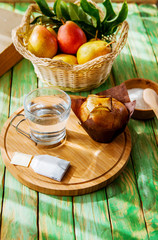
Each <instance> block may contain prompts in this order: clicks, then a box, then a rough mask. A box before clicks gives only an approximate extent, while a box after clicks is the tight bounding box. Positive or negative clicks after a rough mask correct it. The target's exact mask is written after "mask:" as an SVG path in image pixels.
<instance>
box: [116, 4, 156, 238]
mask: <svg viewBox="0 0 158 240" xmlns="http://www.w3.org/2000/svg"><path fill="white" fill-rule="evenodd" d="M135 8H136V9H137V7H136V5H131V6H129V10H130V14H129V16H128V22H129V24H130V31H129V38H128V42H129V46H130V50H131V54H132V57H133V59H131V60H133V61H131V64H130V63H128V64H125V63H124V62H123V61H122V64H123V65H122V67H121V69H120V70H122V78H121V77H120V78H118V79H117V81H116V83H117V84H120V83H121V82H122V81H123V80H125V79H126V74H128V72H129V71H131V70H132V69H134V67H135V69H134V70H133V74H132V75H131V76H132V77H136V76H137V75H136V74H135V73H136V72H137V73H138V75H139V76H142V77H147V75H148V78H149V79H151V80H154V81H157V80H156V78H155V76H156V72H157V68H154V67H151V66H156V59H155V56H154V53H153V51H152V47H151V45H150V41H149V39H146V40H145V38H146V37H147V36H146V35H145V32H146V29H145V28H144V26H143V23H142V20H141V18H140V15H139V12H138V9H137V11H136V9H135ZM136 12H137V13H136ZM131 33H132V34H131ZM134 33H138V34H134ZM143 39H144V40H143ZM142 40H143V49H142ZM134 43H137V44H135V45H134ZM123 52H124V50H123ZM121 54H122V53H121ZM120 56H121V55H120ZM120 56H119V57H120ZM119 57H118V58H117V61H118V60H119ZM124 57H125V59H127V56H126V55H124ZM142 58H143V59H144V61H142ZM145 59H148V60H147V61H145ZM122 60H123V59H122ZM117 61H116V63H115V64H116V65H117ZM125 61H126V60H125ZM118 63H119V62H118ZM116 65H114V67H115V68H116V72H117V69H118V71H119V67H117V66H116ZM120 66H121V64H120ZM127 66H128V67H127ZM130 68H131V70H130ZM151 68H152V69H153V71H150V69H151ZM123 69H126V71H123ZM116 74H117V73H116ZM131 76H130V78H131ZM151 123H152V121H146V122H142V121H137V120H132V119H131V120H130V123H129V126H130V131H131V134H132V142H133V147H132V154H131V157H132V162H133V166H134V172H135V176H136V182H137V184H138V194H139V195H140V200H141V202H142V207H143V208H142V210H143V212H142V213H143V215H144V220H145V224H146V227H147V234H148V235H149V237H150V239H156V238H157V234H158V233H157V222H158V221H157V215H155V214H154V213H155V212H156V211H157V210H156V208H157V194H156V189H157V180H156V179H157V178H156V175H155V172H156V171H157V170H155V169H157V163H156V162H157V159H158V156H157V146H156V141H155V138H154V134H153V130H152V125H151ZM149 153H150V154H149ZM133 154H134V155H133ZM151 156H152V157H151ZM126 169H127V168H126ZM131 186H132V187H133V186H134V185H133V184H132V185H131ZM137 196H138V195H137ZM133 206H137V205H136V204H133ZM139 206H140V204H139ZM149 216H150V217H149ZM114 229H115V228H114ZM144 231H145V229H144ZM144 234H145V232H144ZM138 236H139V235H138ZM139 238H140V236H139ZM139 238H138V239H139Z"/></svg>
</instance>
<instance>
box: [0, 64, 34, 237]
mask: <svg viewBox="0 0 158 240" xmlns="http://www.w3.org/2000/svg"><path fill="white" fill-rule="evenodd" d="M32 69H33V68H32V66H31V64H30V63H29V62H28V61H26V60H22V61H21V62H20V63H19V64H17V65H16V67H14V72H13V79H12V90H11V96H12V97H11V105H10V112H12V111H13V110H14V109H17V107H18V106H19V105H21V104H22V102H23V98H24V95H25V94H26V93H27V92H28V91H30V90H31V88H34V87H35V86H36V81H37V80H36V77H35V74H34V73H33V71H32ZM31 71H32V73H31ZM36 220H37V193H36V192H34V191H31V190H30V189H28V188H27V187H25V186H23V185H22V184H20V183H19V182H18V181H17V180H16V179H14V178H13V177H12V175H11V174H10V173H9V172H8V171H6V176H5V194H4V201H3V216H2V225H1V239H37V225H36Z"/></svg>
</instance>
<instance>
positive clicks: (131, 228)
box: [92, 46, 148, 239]
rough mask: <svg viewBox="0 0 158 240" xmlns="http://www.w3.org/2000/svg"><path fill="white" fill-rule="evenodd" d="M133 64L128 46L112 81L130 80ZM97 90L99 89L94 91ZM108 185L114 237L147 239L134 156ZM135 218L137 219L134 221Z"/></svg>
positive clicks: (116, 63)
mask: <svg viewBox="0 0 158 240" xmlns="http://www.w3.org/2000/svg"><path fill="white" fill-rule="evenodd" d="M122 63H123V64H122ZM131 64H132V59H131V57H130V51H129V48H128V47H127V46H126V47H125V48H124V49H123V51H122V52H121V54H120V55H119V56H118V57H117V59H116V60H115V62H114V65H113V71H112V73H111V75H110V77H111V79H112V77H113V76H114V79H112V80H113V81H111V82H112V84H114V83H113V82H116V84H120V83H121V82H122V81H123V80H127V79H124V77H127V78H130V77H131V76H134V75H135V68H134V66H133V68H131ZM125 66H126V68H128V69H127V73H126V75H125V74H124V72H125V71H124V69H125ZM128 66H129V67H128ZM124 75H125V76H124ZM106 84H107V85H106ZM102 87H103V88H110V87H112V86H111V83H109V84H108V82H107V83H105V86H102ZM100 90H101V89H100ZM97 91H98V89H96V90H94V91H93V92H92V93H95V92H97ZM106 189H107V196H108V207H109V212H110V220H111V225H112V235H113V238H114V239H126V238H127V237H128V236H131V237H133V238H137V239H139V236H140V232H141V236H142V238H143V239H148V238H147V232H146V229H145V222H144V219H143V214H142V209H141V203H140V199H139V194H138V191H137V184H136V181H135V176H134V172H133V167H132V163H131V160H130V161H129V163H128V165H127V166H126V168H125V169H124V171H123V173H122V174H121V175H120V176H119V177H118V178H117V179H116V180H115V181H114V182H113V183H112V184H110V185H109V186H107V187H106ZM129 199H130V201H129ZM129 202H132V203H133V205H132V206H131V205H130V204H128V203H129ZM132 219H135V220H134V221H132ZM135 222H139V224H138V226H139V229H138V231H135V229H136V226H135Z"/></svg>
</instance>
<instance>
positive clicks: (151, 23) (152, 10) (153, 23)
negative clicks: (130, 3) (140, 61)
mask: <svg viewBox="0 0 158 240" xmlns="http://www.w3.org/2000/svg"><path fill="white" fill-rule="evenodd" d="M138 9H139V11H140V15H141V19H142V20H143V24H144V26H145V28H146V31H147V35H148V38H149V39H150V42H151V45H152V49H153V52H154V54H155V57H156V60H157V62H158V31H157V26H158V13H157V7H156V5H149V4H145V5H140V6H138Z"/></svg>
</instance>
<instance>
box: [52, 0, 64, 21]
mask: <svg viewBox="0 0 158 240" xmlns="http://www.w3.org/2000/svg"><path fill="white" fill-rule="evenodd" d="M53 10H54V12H55V15H56V16H57V18H59V19H60V18H62V11H61V0H56V1H55V3H54V8H53Z"/></svg>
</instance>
